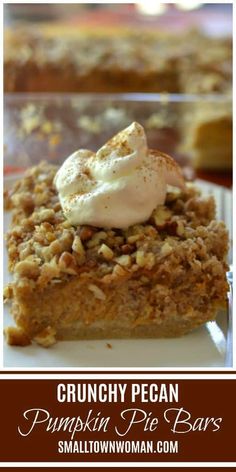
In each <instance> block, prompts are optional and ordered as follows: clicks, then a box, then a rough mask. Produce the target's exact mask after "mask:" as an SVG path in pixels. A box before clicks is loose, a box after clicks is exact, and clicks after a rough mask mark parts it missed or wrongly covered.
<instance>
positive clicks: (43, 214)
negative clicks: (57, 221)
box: [37, 208, 55, 222]
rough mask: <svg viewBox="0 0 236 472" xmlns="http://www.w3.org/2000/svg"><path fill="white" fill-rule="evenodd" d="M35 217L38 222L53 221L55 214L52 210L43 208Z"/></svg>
mask: <svg viewBox="0 0 236 472" xmlns="http://www.w3.org/2000/svg"><path fill="white" fill-rule="evenodd" d="M37 216H38V219H39V221H40V222H43V221H53V220H54V217H55V212H54V210H52V209H47V208H44V209H43V210H41V211H40V212H39V213H37Z"/></svg>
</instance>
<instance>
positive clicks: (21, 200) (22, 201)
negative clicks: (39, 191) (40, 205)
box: [11, 192, 34, 213]
mask: <svg viewBox="0 0 236 472" xmlns="http://www.w3.org/2000/svg"><path fill="white" fill-rule="evenodd" d="M11 201H12V203H13V205H14V206H16V207H17V206H21V207H22V208H23V210H24V211H26V212H27V213H32V212H33V211H34V200H33V197H32V195H31V194H30V193H29V192H25V193H18V194H15V195H12V197H11Z"/></svg>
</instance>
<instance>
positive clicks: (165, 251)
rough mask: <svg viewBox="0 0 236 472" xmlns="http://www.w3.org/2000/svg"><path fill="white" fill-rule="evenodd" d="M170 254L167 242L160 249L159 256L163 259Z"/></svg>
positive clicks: (170, 250) (170, 249)
mask: <svg viewBox="0 0 236 472" xmlns="http://www.w3.org/2000/svg"><path fill="white" fill-rule="evenodd" d="M171 252H172V247H171V246H170V244H169V243H167V242H166V243H164V244H163V246H162V248H161V255H162V256H164V257H165V256H168V255H169V254H171Z"/></svg>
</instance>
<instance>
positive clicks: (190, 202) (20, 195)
mask: <svg viewBox="0 0 236 472" xmlns="http://www.w3.org/2000/svg"><path fill="white" fill-rule="evenodd" d="M56 171H57V167H56V166H52V165H49V164H47V163H45V162H42V163H41V164H40V165H38V166H36V167H33V168H31V169H30V170H28V171H27V172H26V174H25V177H24V178H23V179H21V180H20V181H19V182H17V183H16V185H15V187H14V189H13V190H11V191H10V192H8V193H7V194H6V201H7V208H10V209H11V210H12V212H13V220H12V227H11V229H10V231H9V232H8V234H7V246H8V252H9V269H10V271H12V272H14V277H15V283H17V284H23V285H24V286H27V287H29V289H30V290H33V289H34V288H35V287H36V286H37V287H38V288H42V289H43V288H44V287H45V286H46V285H48V284H55V283H63V282H66V281H67V280H68V279H70V278H71V277H76V276H81V277H83V275H84V274H87V276H88V277H89V271H90V270H91V269H93V280H94V277H95V279H97V280H98V281H99V283H100V285H99V287H97V286H96V284H94V283H93V284H91V285H90V287H89V289H90V290H91V292H92V293H94V294H95V296H96V297H97V298H99V299H101V300H102V299H103V297H104V294H103V292H102V290H101V283H105V284H106V283H111V282H113V281H116V280H119V279H121V280H123V278H129V277H131V276H133V275H134V273H135V272H136V273H137V274H139V272H140V271H143V270H146V271H147V273H148V272H149V271H152V270H154V268H155V266H158V264H159V263H160V262H161V263H163V262H165V260H166V261H167V260H168V258H169V257H172V252H174V251H173V250H174V249H175V248H176V247H177V245H178V247H179V248H178V256H175V258H176V260H175V261H174V264H175V265H177V264H178V257H179V258H180V259H181V260H184V259H185V260H186V265H187V264H191V263H196V261H195V256H194V247H195V248H197V251H198V253H199V248H201V251H200V254H201V257H200V259H199V261H198V262H199V264H201V263H202V262H206V261H207V259H208V257H209V255H208V254H207V248H209V250H211V248H212V245H213V246H214V231H215V232H216V229H217V231H219V225H222V232H224V231H225V229H224V224H223V223H217V222H216V221H214V220H213V218H214V214H215V204H214V200H213V198H212V197H207V198H203V197H202V196H201V195H200V193H199V191H198V190H197V189H196V188H195V187H194V186H187V187H186V189H185V190H184V191H181V190H176V189H175V191H172V190H171V191H169V192H168V193H167V198H166V202H165V205H162V206H159V207H157V208H156V209H155V210H154V211H153V213H152V215H151V217H150V219H149V220H148V221H146V222H145V223H143V224H137V225H133V226H130V227H129V228H128V229H124V230H123V229H114V228H103V229H102V230H101V228H100V229H99V228H96V227H92V226H72V225H71V224H70V223H69V222H68V221H67V220H66V219H65V217H64V215H63V212H62V210H61V206H60V203H59V199H58V195H57V191H56V188H55V187H54V185H53V179H54V176H55V173H56ZM209 229H210V231H211V240H209V239H208V238H209ZM216 241H217V244H216V243H215V246H214V254H216V255H217V253H218V254H219V257H221V254H222V253H223V252H224V250H225V248H223V247H222V248H221V247H220V244H219V239H218V238H216ZM222 244H223V243H222ZM172 263H173V261H172ZM10 293H11V290H10V289H9V290H8V291H7V294H6V298H9V297H10Z"/></svg>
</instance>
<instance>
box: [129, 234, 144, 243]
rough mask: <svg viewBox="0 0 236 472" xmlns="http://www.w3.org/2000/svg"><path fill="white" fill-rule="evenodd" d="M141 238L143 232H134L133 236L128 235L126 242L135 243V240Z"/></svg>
mask: <svg viewBox="0 0 236 472" xmlns="http://www.w3.org/2000/svg"><path fill="white" fill-rule="evenodd" d="M142 238H143V234H134V235H133V236H129V237H128V238H127V241H128V243H131V244H132V243H136V241H139V240H140V239H142Z"/></svg>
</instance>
